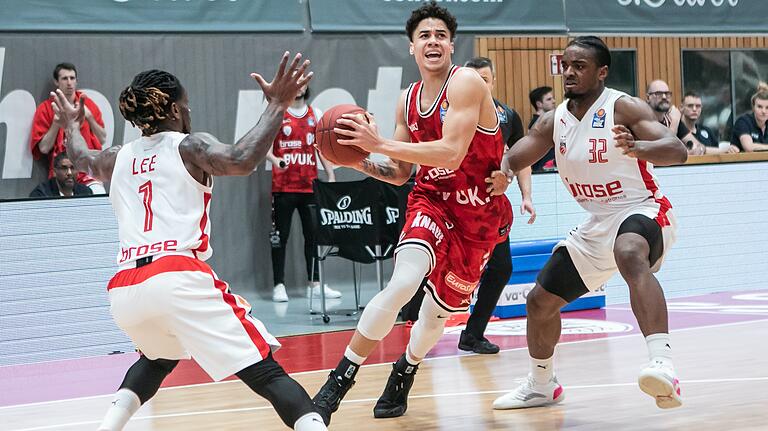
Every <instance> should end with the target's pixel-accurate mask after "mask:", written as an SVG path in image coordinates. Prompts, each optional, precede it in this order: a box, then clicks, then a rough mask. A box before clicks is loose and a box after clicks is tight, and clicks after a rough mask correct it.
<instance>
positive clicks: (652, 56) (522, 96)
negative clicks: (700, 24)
mask: <svg viewBox="0 0 768 431" xmlns="http://www.w3.org/2000/svg"><path fill="white" fill-rule="evenodd" d="M568 40H569V38H568V37H564V36H541V35H539V36H514V37H478V38H477V39H476V40H475V49H476V54H477V55H482V56H486V57H489V58H491V59H492V60H493V61H494V65H495V66H496V73H497V75H496V89H495V90H494V93H495V94H494V96H495V97H497V98H498V99H499V100H501V101H503V102H504V103H506V104H508V105H510V106H511V107H512V108H514V109H515V110H516V111H517V112H518V113H519V114H520V116H521V117H522V119H523V124H524V125H527V124H528V121H529V120H530V118H531V115H532V114H533V112H532V111H533V110H532V108H531V106H530V104H529V102H528V93H529V92H530V91H531V90H532V89H533V88H536V87H538V86H540V85H549V86H550V87H552V88H554V89H555V98H556V99H557V100H558V102H559V101H561V100H562V77H560V76H552V75H550V73H549V55H550V54H551V53H560V52H562V50H563V48H565V45H566V44H567V43H568ZM604 40H605V42H606V44H608V46H609V47H610V48H611V49H634V50H635V51H636V53H637V58H636V67H637V69H636V75H635V76H636V79H637V90H638V96H639V97H642V98H644V97H645V89H646V86H647V85H648V83H649V82H650V81H652V80H654V79H663V80H665V81H667V83H668V84H669V86H670V89H671V90H672V92H673V103H676V104H679V103H680V100H679V99H680V97H681V96H682V90H683V80H682V63H681V62H682V50H683V49H739V48H746V49H768V37H766V36H749V37H747V36H717V37H693V36H687V35H686V36H672V37H656V36H653V37H642V36H606V37H605V38H604Z"/></svg>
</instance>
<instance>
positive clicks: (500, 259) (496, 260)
mask: <svg viewBox="0 0 768 431" xmlns="http://www.w3.org/2000/svg"><path fill="white" fill-rule="evenodd" d="M464 66H466V67H471V68H473V69H475V70H477V73H478V74H480V76H481V77H482V78H483V80H484V81H485V83H486V85H488V89H489V90H491V92H493V84H494V83H495V81H496V75H495V73H494V70H493V63H492V62H491V60H490V59H489V58H486V57H476V58H473V59H472V60H469V61H468V62H467V63H466V64H465V65H464ZM493 102H494V103H495V104H496V113H497V114H498V116H499V122H500V124H501V133H502V135H503V136H504V143H505V144H506V147H507V149H509V147H511V146H512V145H514V144H515V142H517V141H518V140H519V139H520V138H522V137H523V123H522V121H520V116H519V115H517V113H516V112H515V111H513V110H512V109H510V108H508V107H507V106H505V105H504V104H503V103H501V102H499V101H498V100H496V99H493ZM517 183H518V186H519V187H520V194H521V195H522V197H523V202H522V204H521V205H520V214H524V213H525V212H528V213H529V214H530V215H531V217H530V218H529V219H528V224H531V223H533V221H534V220H536V210H535V209H534V208H533V203H532V202H531V168H530V167H529V168H526V169H523V170H521V171H520V172H518V174H517ZM511 275H512V255H511V253H510V250H509V242H508V241H502V242H500V243H499V244H498V245H496V247H495V248H494V249H493V253H492V254H491V257H490V259H488V263H487V265H486V267H485V271H484V272H483V275H482V278H481V279H480V285H479V286H478V290H477V301H476V302H475V307H474V308H473V309H472V314H471V315H470V316H469V320H467V327H466V329H464V330H463V331H461V336H460V337H459V349H461V350H468V351H473V352H475V353H482V354H488V353H498V352H499V346H497V345H496V344H493V343H491V342H490V341H489V340H488V339H487V338H485V335H484V334H485V328H486V327H487V326H488V320H490V318H491V314H492V313H493V309H494V308H496V303H497V302H499V297H500V296H501V292H502V291H503V290H504V287H505V286H506V285H507V282H508V281H509V277H510V276H511Z"/></svg>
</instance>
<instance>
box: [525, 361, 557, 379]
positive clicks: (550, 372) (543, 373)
mask: <svg viewBox="0 0 768 431" xmlns="http://www.w3.org/2000/svg"><path fill="white" fill-rule="evenodd" d="M554 357H555V355H552V356H550V357H549V358H547V359H536V358H534V357H533V356H531V377H533V382H534V383H535V384H537V385H545V384H547V383H549V381H550V380H552V378H553V377H554V376H555V370H554V366H553V365H552V360H553V359H554Z"/></svg>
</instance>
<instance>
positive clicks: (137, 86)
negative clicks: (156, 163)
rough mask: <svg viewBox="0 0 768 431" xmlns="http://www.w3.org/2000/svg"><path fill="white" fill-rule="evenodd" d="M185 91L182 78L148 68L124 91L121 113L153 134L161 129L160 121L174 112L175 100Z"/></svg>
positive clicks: (149, 133)
mask: <svg viewBox="0 0 768 431" xmlns="http://www.w3.org/2000/svg"><path fill="white" fill-rule="evenodd" d="M182 94H184V88H183V87H182V86H181V82H180V81H179V79H178V78H176V77H175V76H173V75H172V74H170V73H168V72H165V71H162V70H156V69H153V70H147V71H145V72H141V73H139V74H138V75H136V77H135V78H133V82H131V85H129V86H128V87H126V88H125V90H123V91H122V92H121V93H120V113H122V114H123V117H125V119H126V120H128V121H130V122H131V124H133V125H134V126H136V127H138V128H139V129H141V133H142V135H144V136H150V135H153V134H155V133H157V132H158V126H159V125H160V122H162V121H163V120H165V119H167V118H168V117H169V115H170V109H171V104H172V103H173V102H176V101H178V100H179V99H180V98H181V96H182Z"/></svg>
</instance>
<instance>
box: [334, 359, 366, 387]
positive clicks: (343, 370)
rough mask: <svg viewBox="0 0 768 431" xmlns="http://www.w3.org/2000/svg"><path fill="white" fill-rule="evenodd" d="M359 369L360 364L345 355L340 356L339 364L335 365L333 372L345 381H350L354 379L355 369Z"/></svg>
mask: <svg viewBox="0 0 768 431" xmlns="http://www.w3.org/2000/svg"><path fill="white" fill-rule="evenodd" d="M359 369H360V365H358V364H356V363H354V362H352V361H350V360H349V359H347V357H346V356H345V357H343V358H341V361H339V365H337V366H336V369H335V370H334V373H335V374H336V376H337V377H340V378H341V379H342V380H344V381H345V382H350V381H354V380H355V376H356V375H357V371H358V370H359Z"/></svg>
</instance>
